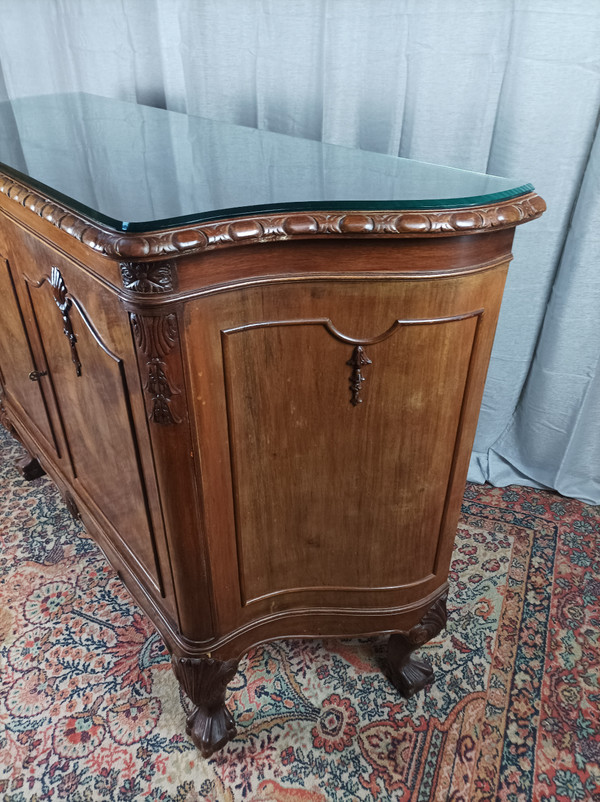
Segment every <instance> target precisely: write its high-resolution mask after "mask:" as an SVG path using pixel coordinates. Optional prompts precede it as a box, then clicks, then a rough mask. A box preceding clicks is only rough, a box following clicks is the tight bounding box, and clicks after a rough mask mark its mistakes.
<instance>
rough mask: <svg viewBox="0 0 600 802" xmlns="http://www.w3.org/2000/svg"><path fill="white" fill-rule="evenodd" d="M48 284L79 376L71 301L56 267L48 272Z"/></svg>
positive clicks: (79, 366)
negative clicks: (71, 316)
mask: <svg viewBox="0 0 600 802" xmlns="http://www.w3.org/2000/svg"><path fill="white" fill-rule="evenodd" d="M50 286H51V287H52V293H53V295H54V300H55V302H56V305H57V306H58V308H59V310H60V313H61V315H62V320H63V332H64V335H65V337H66V338H67V339H68V341H69V345H70V347H71V360H72V362H73V364H74V365H75V372H76V374H77V375H78V376H81V362H80V361H79V355H78V353H77V337H76V336H75V333H74V332H73V325H72V323H71V318H70V317H69V313H70V311H71V307H72V306H73V302H72V301H71V299H70V298H69V297H68V296H67V287H66V285H65V282H64V280H63V277H62V275H61V272H60V270H59V269H58V268H57V267H53V268H52V270H51V272H50Z"/></svg>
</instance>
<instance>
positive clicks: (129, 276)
mask: <svg viewBox="0 0 600 802" xmlns="http://www.w3.org/2000/svg"><path fill="white" fill-rule="evenodd" d="M121 275H122V276H123V285H124V286H125V289H126V290H130V291H131V292H139V293H143V294H148V293H157V292H170V291H171V290H174V289H175V271H174V269H173V265H172V264H171V262H121Z"/></svg>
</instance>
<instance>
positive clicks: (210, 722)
mask: <svg viewBox="0 0 600 802" xmlns="http://www.w3.org/2000/svg"><path fill="white" fill-rule="evenodd" d="M171 659H172V663H173V671H174V673H175V676H176V677H177V680H178V681H179V684H180V685H181V688H182V690H183V692H184V693H185V694H186V695H187V696H188V697H189V698H190V699H191V701H192V702H193V703H194V705H195V708H194V709H193V710H192V712H191V713H190V714H189V715H188V717H187V722H186V724H187V726H186V731H187V733H188V735H189V736H191V738H192V740H193V742H194V743H195V744H196V746H197V747H198V749H199V750H200V752H201V753H202V756H203V757H210V756H211V755H212V754H213V753H214V752H216V751H217V750H218V749H220V748H221V747H222V746H224V745H225V744H226V743H227V742H228V741H230V740H231V739H232V738H233V737H234V736H235V733H236V730H235V724H234V721H233V717H232V715H231V713H230V712H229V710H227V708H226V707H225V692H226V690H227V685H228V683H229V682H231V680H232V679H233V677H234V676H235V673H236V671H237V666H238V661H237V660H227V661H221V660H215V659H213V658H210V657H205V658H200V659H198V658H194V657H177V656H176V655H173V657H172V658H171Z"/></svg>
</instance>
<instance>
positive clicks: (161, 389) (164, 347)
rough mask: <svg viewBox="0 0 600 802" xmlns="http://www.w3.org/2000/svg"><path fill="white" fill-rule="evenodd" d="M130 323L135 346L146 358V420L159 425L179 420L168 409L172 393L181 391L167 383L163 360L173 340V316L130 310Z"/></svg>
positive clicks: (175, 339) (179, 419)
mask: <svg viewBox="0 0 600 802" xmlns="http://www.w3.org/2000/svg"><path fill="white" fill-rule="evenodd" d="M131 325H132V327H133V333H134V336H135V341H136V344H137V347H138V348H139V349H140V351H141V352H142V353H143V354H144V356H145V357H146V359H147V362H146V370H147V377H146V382H145V384H144V390H146V391H147V393H148V395H149V396H150V413H149V414H148V420H150V421H152V422H153V423H159V424H162V425H168V424H174V423H181V418H178V417H177V415H175V413H174V412H173V410H172V409H171V402H172V399H173V396H174V395H179V393H180V392H181V391H180V390H179V389H178V388H177V387H174V386H172V385H171V382H170V380H169V378H168V375H167V366H166V363H165V362H164V358H165V357H166V356H167V355H168V354H169V353H170V352H171V351H172V350H173V348H174V347H175V344H176V343H177V318H176V316H175V315H174V314H170V315H155V316H150V315H138V314H134V313H132V314H131Z"/></svg>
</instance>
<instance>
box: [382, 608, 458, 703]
mask: <svg viewBox="0 0 600 802" xmlns="http://www.w3.org/2000/svg"><path fill="white" fill-rule="evenodd" d="M447 598H448V594H447V593H444V595H443V596H440V598H439V599H437V600H436V601H435V602H434V603H433V604H432V605H431V607H430V608H429V610H427V612H426V613H425V615H424V616H423V618H422V619H421V621H420V623H418V624H416V625H415V626H414V627H413V628H412V629H411V630H410V631H409V632H407V633H399V634H394V635H390V639H389V641H388V648H387V659H386V669H387V670H386V673H387V675H388V677H389V679H390V681H391V683H392V685H393V686H394V687H395V688H396V689H397V690H398V691H400V693H401V694H402V696H404V698H405V699H410V697H411V696H414V694H415V693H418V691H420V690H421V689H422V688H424V687H425V685H428V684H429V683H430V682H433V668H432V666H431V664H430V663H428V662H426V661H424V660H413V659H412V658H411V653H412V652H413V651H414V650H415V649H416V648H417V647H418V646H422V645H423V644H424V643H427V641H429V640H431V639H432V638H435V637H436V635H439V633H440V632H441V631H442V629H443V628H444V627H445V626H446V599H447Z"/></svg>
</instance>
